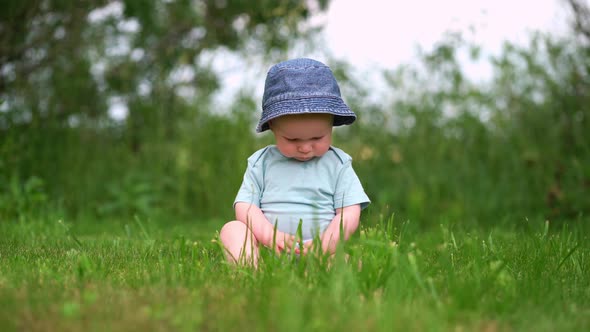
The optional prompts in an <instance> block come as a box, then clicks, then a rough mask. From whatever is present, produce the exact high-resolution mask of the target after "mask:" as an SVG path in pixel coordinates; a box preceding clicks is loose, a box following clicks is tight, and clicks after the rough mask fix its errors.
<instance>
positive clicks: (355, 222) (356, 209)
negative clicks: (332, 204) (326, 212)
mask: <svg viewBox="0 0 590 332" xmlns="http://www.w3.org/2000/svg"><path fill="white" fill-rule="evenodd" d="M360 217H361V206H360V205H359V204H356V205H351V206H346V207H344V208H338V209H336V216H334V218H333V219H332V221H331V222H330V224H329V225H328V227H327V228H326V231H325V232H324V234H322V236H321V240H322V250H323V251H324V252H325V253H329V254H333V253H335V252H336V245H338V242H339V241H340V239H341V238H342V236H341V235H342V234H340V222H341V221H342V230H343V232H344V234H343V235H344V237H343V239H344V240H345V241H346V240H348V239H349V238H350V236H351V235H352V234H353V233H354V232H355V231H356V229H357V228H358V226H359V220H360Z"/></svg>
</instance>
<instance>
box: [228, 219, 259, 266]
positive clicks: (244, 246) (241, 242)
mask: <svg viewBox="0 0 590 332" xmlns="http://www.w3.org/2000/svg"><path fill="white" fill-rule="evenodd" d="M219 237H220V239H221V243H222V244H223V246H224V247H225V257H226V258H227V260H228V261H230V262H232V263H237V264H246V265H250V264H251V265H253V266H257V265H258V241H257V240H256V238H255V237H254V235H253V234H252V231H251V230H250V229H249V228H248V227H246V225H245V224H244V223H243V222H241V221H237V220H234V221H230V222H228V223H227V224H225V225H223V227H222V228H221V231H220V233H219Z"/></svg>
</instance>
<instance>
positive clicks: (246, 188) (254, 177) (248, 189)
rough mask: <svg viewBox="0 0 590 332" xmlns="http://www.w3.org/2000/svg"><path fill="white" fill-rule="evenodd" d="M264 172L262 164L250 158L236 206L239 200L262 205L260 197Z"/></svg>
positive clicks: (235, 201)
mask: <svg viewBox="0 0 590 332" xmlns="http://www.w3.org/2000/svg"><path fill="white" fill-rule="evenodd" d="M262 184H263V174H262V166H261V165H260V164H257V163H255V162H252V161H251V160H248V167H247V168H246V172H245V173H244V180H243V181H242V185H241V186H240V189H239V190H238V194H237V196H236V199H235V200H234V206H235V205H236V203H237V202H245V203H250V204H254V205H256V206H258V207H260V197H261V195H262Z"/></svg>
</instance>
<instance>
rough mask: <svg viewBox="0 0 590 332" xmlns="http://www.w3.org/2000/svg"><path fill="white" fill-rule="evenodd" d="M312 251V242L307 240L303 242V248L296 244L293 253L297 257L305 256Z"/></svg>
mask: <svg viewBox="0 0 590 332" xmlns="http://www.w3.org/2000/svg"><path fill="white" fill-rule="evenodd" d="M312 249H313V241H312V240H307V241H305V242H303V246H301V245H300V244H299V243H296V247H295V253H296V254H298V255H307V254H308V253H309V252H310V251H311V250H312Z"/></svg>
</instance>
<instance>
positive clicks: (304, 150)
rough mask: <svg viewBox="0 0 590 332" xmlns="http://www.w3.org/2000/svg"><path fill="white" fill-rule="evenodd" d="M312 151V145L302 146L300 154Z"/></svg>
mask: <svg viewBox="0 0 590 332" xmlns="http://www.w3.org/2000/svg"><path fill="white" fill-rule="evenodd" d="M310 151H311V144H301V145H300V146H299V152H302V153H308V152H310Z"/></svg>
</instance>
